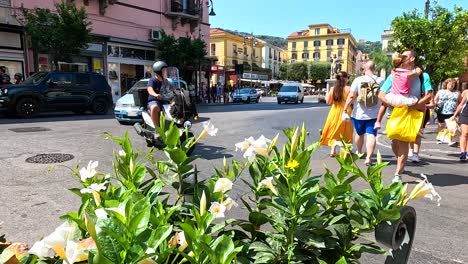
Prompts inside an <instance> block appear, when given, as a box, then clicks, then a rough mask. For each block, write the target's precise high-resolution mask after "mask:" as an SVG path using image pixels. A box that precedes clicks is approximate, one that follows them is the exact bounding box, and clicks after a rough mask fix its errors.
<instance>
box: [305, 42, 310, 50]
mask: <svg viewBox="0 0 468 264" xmlns="http://www.w3.org/2000/svg"><path fill="white" fill-rule="evenodd" d="M308 47H309V42H308V41H304V49H305V50H306V49H307V48H308Z"/></svg>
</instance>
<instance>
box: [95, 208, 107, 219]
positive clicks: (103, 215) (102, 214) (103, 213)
mask: <svg viewBox="0 0 468 264" xmlns="http://www.w3.org/2000/svg"><path fill="white" fill-rule="evenodd" d="M94 213H95V214H96V217H97V218H98V219H99V218H107V212H106V210H104V208H98V209H96V210H94Z"/></svg>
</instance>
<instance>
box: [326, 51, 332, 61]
mask: <svg viewBox="0 0 468 264" xmlns="http://www.w3.org/2000/svg"><path fill="white" fill-rule="evenodd" d="M327 58H329V59H331V50H329V51H327Z"/></svg>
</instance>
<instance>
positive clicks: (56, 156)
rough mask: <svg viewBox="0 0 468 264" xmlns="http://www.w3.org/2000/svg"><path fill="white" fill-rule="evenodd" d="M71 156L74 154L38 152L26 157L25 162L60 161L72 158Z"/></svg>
mask: <svg viewBox="0 0 468 264" xmlns="http://www.w3.org/2000/svg"><path fill="white" fill-rule="evenodd" d="M73 158H74V156H73V155H71V154H62V153H51V154H39V155H36V156H33V157H29V158H27V159H26V162H28V163H41V164H49V163H61V162H65V161H69V160H72V159H73Z"/></svg>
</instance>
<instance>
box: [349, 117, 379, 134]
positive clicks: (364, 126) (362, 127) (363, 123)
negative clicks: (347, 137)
mask: <svg viewBox="0 0 468 264" xmlns="http://www.w3.org/2000/svg"><path fill="white" fill-rule="evenodd" d="M375 121H377V119H376V118H375V119H369V120H357V119H355V118H351V122H352V123H353V127H354V129H355V130H356V133H357V134H358V135H359V136H362V135H364V134H371V135H374V136H377V130H375V129H374V125H375Z"/></svg>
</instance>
